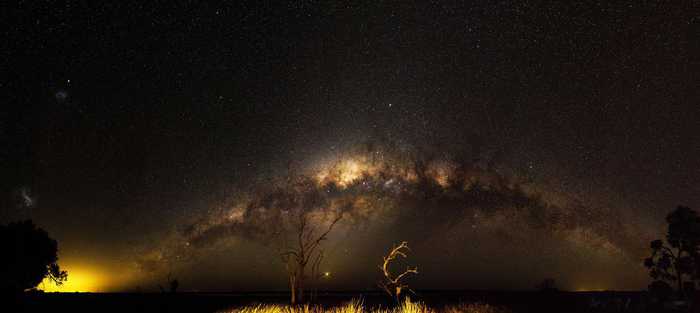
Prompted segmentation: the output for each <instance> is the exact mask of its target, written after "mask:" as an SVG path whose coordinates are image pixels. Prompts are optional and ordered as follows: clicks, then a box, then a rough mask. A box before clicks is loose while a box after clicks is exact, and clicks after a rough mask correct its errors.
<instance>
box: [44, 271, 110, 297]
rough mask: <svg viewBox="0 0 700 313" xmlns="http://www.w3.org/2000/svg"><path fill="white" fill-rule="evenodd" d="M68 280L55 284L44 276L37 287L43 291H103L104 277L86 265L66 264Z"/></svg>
mask: <svg viewBox="0 0 700 313" xmlns="http://www.w3.org/2000/svg"><path fill="white" fill-rule="evenodd" d="M65 270H66V271H67V272H68V280H66V281H65V282H64V283H63V285H61V286H56V284H54V282H53V281H51V280H50V279H48V278H45V279H44V280H43V281H42V282H41V283H40V284H39V286H37V287H38V289H40V290H43V291H45V292H101V291H104V290H103V289H104V284H105V282H106V279H105V277H104V275H103V274H102V273H100V271H98V270H96V269H94V268H91V267H86V266H70V265H68V266H66V267H65Z"/></svg>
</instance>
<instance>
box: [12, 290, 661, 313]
mask: <svg viewBox="0 0 700 313" xmlns="http://www.w3.org/2000/svg"><path fill="white" fill-rule="evenodd" d="M412 299H413V301H412V302H410V303H408V304H406V303H404V304H402V305H400V306H396V305H394V304H393V303H392V302H391V301H390V300H389V299H388V298H387V297H386V296H384V295H382V294H380V293H371V292H370V293H367V292H364V293H363V292H322V293H319V295H318V297H317V299H316V300H315V301H314V303H313V304H311V305H301V306H297V307H293V308H292V307H289V306H288V305H287V304H288V295H287V294H286V293H178V294H157V293H143V294H128V293H109V294H107V293H105V294H99V293H46V294H32V295H26V296H25V297H24V299H23V300H18V301H19V302H20V303H18V305H19V307H18V310H19V311H24V312H48V311H60V312H236V313H282V312H289V313H326V312H327V313H404V312H405V313H443V312H444V313H459V312H464V313H471V312H479V313H508V312H512V313H526V312H562V313H563V312H572V313H576V312H659V311H658V310H654V309H653V308H652V307H651V305H650V304H649V303H648V300H647V299H648V297H647V296H646V294H645V293H641V292H556V293H540V292H529V291H422V292H418V293H417V295H415V296H413V297H412Z"/></svg>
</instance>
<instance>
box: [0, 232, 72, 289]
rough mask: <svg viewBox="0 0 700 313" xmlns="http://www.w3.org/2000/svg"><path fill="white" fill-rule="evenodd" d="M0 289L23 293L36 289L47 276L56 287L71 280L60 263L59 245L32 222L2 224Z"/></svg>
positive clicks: (0, 236) (0, 234)
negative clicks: (2, 251)
mask: <svg viewBox="0 0 700 313" xmlns="http://www.w3.org/2000/svg"><path fill="white" fill-rule="evenodd" d="M0 245H1V246H2V248H3V250H4V255H3V256H2V257H0V277H2V279H0V288H1V289H2V291H4V292H22V291H25V290H28V289H31V288H35V287H36V286H37V285H39V283H41V281H42V280H43V279H44V278H45V277H48V278H49V279H50V280H51V281H53V282H54V283H55V284H56V285H61V284H63V282H64V281H66V280H67V279H68V274H67V273H66V271H63V270H61V268H60V267H59V266H58V264H57V263H56V261H58V256H57V252H58V244H57V243H56V241H55V240H53V239H51V237H49V234H48V233H47V232H46V231H44V230H43V229H41V228H38V227H37V226H36V225H34V223H33V222H32V221H31V220H25V221H21V222H15V223H10V224H8V225H0Z"/></svg>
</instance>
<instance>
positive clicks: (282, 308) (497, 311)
mask: <svg viewBox="0 0 700 313" xmlns="http://www.w3.org/2000/svg"><path fill="white" fill-rule="evenodd" d="M219 313H511V311H510V310H508V309H507V308H504V307H499V306H493V305H490V304H485V303H461V304H459V305H453V306H448V307H446V308H444V309H442V310H436V309H433V308H431V307H429V306H427V305H425V304H424V303H422V302H413V301H411V300H410V299H408V298H406V300H405V301H404V302H402V303H401V304H400V305H398V306H396V307H395V308H387V309H384V308H378V309H369V310H368V309H366V308H365V306H364V304H363V303H362V301H361V300H357V299H353V300H352V301H350V302H348V303H346V304H344V305H341V306H332V307H324V306H320V305H309V304H305V305H302V306H290V305H281V304H256V305H248V306H244V307H238V308H233V309H229V310H225V311H220V312H219Z"/></svg>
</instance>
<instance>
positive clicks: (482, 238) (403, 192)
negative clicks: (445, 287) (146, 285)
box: [140, 146, 643, 288]
mask: <svg viewBox="0 0 700 313" xmlns="http://www.w3.org/2000/svg"><path fill="white" fill-rule="evenodd" d="M488 163H489V162H484V160H472V161H465V159H464V158H456V157H453V156H449V155H442V156H440V157H429V156H426V155H420V154H417V153H416V152H415V151H393V150H391V149H385V148H383V147H382V148H376V147H369V148H368V147H367V146H363V148H362V149H354V150H353V151H350V152H348V153H346V154H341V156H340V157H339V158H332V159H325V160H323V161H319V162H318V164H309V165H308V166H306V168H303V169H299V170H297V171H294V172H290V173H289V174H287V175H286V176H282V177H277V178H276V179H275V180H274V181H273V182H272V183H270V184H266V185H263V186H253V187H252V188H251V190H247V191H238V192H234V193H232V194H231V195H230V197H229V198H228V199H227V200H225V201H223V202H222V203H221V204H220V205H219V206H217V207H216V208H214V209H211V210H206V211H205V213H203V214H202V215H198V216H196V218H195V219H194V220H193V221H192V222H188V223H185V224H183V225H181V226H180V227H179V231H178V233H177V235H175V237H174V238H172V239H170V240H169V241H168V244H166V246H165V247H158V248H157V249H156V251H158V252H157V253H155V254H154V253H152V252H151V253H149V254H147V255H146V258H144V259H142V260H141V261H140V262H141V263H140V264H141V265H142V267H143V268H144V269H145V270H148V269H149V268H151V269H153V268H169V269H172V268H174V267H178V266H183V267H185V268H187V267H188V266H193V264H197V262H200V261H201V260H200V259H201V258H206V257H207V255H208V253H210V252H207V251H209V250H208V249H211V248H212V247H217V249H219V250H222V249H223V250H227V248H226V247H229V249H233V250H235V249H236V245H238V244H239V242H240V240H246V241H251V242H255V243H257V245H258V246H257V248H256V249H258V250H265V249H268V250H271V249H273V248H272V247H270V245H269V244H270V242H269V238H270V235H271V232H272V231H273V229H275V227H276V226H277V225H283V224H284V219H285V218H286V217H285V215H288V214H291V213H290V212H293V211H294V210H295V209H296V210H299V209H302V208H303V210H308V211H309V214H311V215H312V216H313V217H314V218H313V219H312V221H313V223H314V224H315V225H317V226H319V225H327V224H328V223H330V221H331V220H332V219H333V217H335V216H338V215H342V219H341V222H340V225H339V227H338V228H339V229H337V230H336V231H335V232H333V233H332V234H331V240H330V241H329V242H328V243H326V244H325V245H326V246H328V247H332V249H331V252H333V253H328V254H327V259H328V263H329V265H327V266H332V267H333V268H334V272H336V275H337V276H340V277H341V278H345V279H347V281H345V282H344V283H345V284H346V285H349V286H362V284H371V282H372V280H373V279H374V278H375V277H374V276H375V274H376V273H374V271H373V270H374V268H375V267H376V265H375V264H373V263H372V262H373V261H376V260H378V259H379V255H381V253H382V252H383V249H386V248H387V247H388V246H389V245H390V243H391V242H392V241H394V242H398V241H401V240H407V241H409V242H411V243H412V245H413V246H415V247H417V248H416V249H415V250H416V251H415V252H414V253H415V255H416V257H418V258H419V259H421V260H425V261H426V262H427V263H428V264H425V265H423V266H422V269H423V270H422V272H426V271H427V272H429V273H430V272H431V271H445V269H450V268H452V267H455V264H456V263H457V262H459V263H467V264H472V265H471V266H469V267H467V268H474V267H475V269H474V270H473V271H474V272H470V271H469V270H466V271H465V269H464V268H463V267H455V268H454V269H453V270H459V271H465V272H463V273H460V274H458V275H457V276H460V275H465V276H466V277H471V280H472V281H474V280H476V281H480V280H483V279H484V278H485V277H487V276H490V275H493V276H497V275H499V274H498V271H508V270H511V269H510V264H509V263H508V262H504V261H502V260H499V259H500V258H502V257H503V256H502V255H501V253H503V252H507V254H509V255H510V257H518V258H524V259H527V260H528V262H532V264H531V265H530V266H531V269H530V270H531V275H530V279H531V281H529V282H528V281H525V282H519V283H520V284H518V283H516V284H513V285H512V286H510V287H511V288H516V287H527V283H534V282H535V281H536V279H538V278H540V277H537V276H536V275H541V277H550V276H552V277H557V278H559V279H560V280H561V281H563V282H564V283H566V284H569V285H570V286H571V287H572V288H576V287H579V288H604V287H605V285H603V284H601V282H600V280H598V281H590V280H589V281H588V282H587V281H586V280H585V279H582V278H581V277H578V276H577V275H576V273H567V272H565V270H564V269H562V268H560V267H558V265H559V263H560V262H562V260H566V259H567V258H569V260H568V261H567V262H571V261H574V262H576V263H578V264H579V265H581V266H582V267H579V268H578V269H577V270H580V271H582V272H589V271H596V270H598V269H597V267H599V266H623V265H625V264H627V265H628V266H631V267H632V268H638V267H639V262H638V260H639V259H640V258H641V257H642V255H640V249H639V248H640V246H641V244H642V243H643V242H641V241H640V237H641V236H642V234H641V233H640V229H639V228H636V227H634V226H633V227H630V226H627V225H624V223H623V222H622V220H623V219H622V216H621V215H620V214H618V213H616V212H615V211H613V210H610V209H605V208H598V207H591V206H589V205H586V204H584V203H581V202H579V201H576V200H575V199H572V198H570V197H567V196H566V195H560V196H558V197H555V196H551V195H546V194H543V193H541V192H540V190H542V187H541V186H537V185H536V184H534V183H528V182H524V181H522V179H518V178H517V177H512V176H508V175H504V174H500V173H499V170H498V169H497V168H495V167H493V166H489V165H488ZM310 196H313V197H312V198H319V199H321V200H320V202H318V203H315V204H313V205H309V204H308V203H305V202H303V200H299V199H307V198H309V197H310ZM294 199H297V200H294ZM319 227H320V226H319ZM358 233H365V234H372V235H370V236H372V237H374V238H372V239H371V240H373V241H376V242H377V243H382V244H377V245H367V242H363V241H358V240H356V239H357V238H356V237H357V236H356V234H358ZM434 245H437V246H439V247H440V248H439V249H437V250H436V249H434V247H435V246H434ZM431 246H432V248H427V250H426V251H421V250H420V249H421V248H423V249H426V247H431ZM494 246H496V247H501V248H502V249H503V251H501V253H496V254H493V252H492V251H491V250H492V249H493V248H492V247H494ZM562 246H563V247H564V248H562ZM350 251H352V252H350ZM268 252H270V251H268ZM256 253H265V252H261V251H257V252H256ZM570 254H574V255H570ZM368 256H370V258H367V257H368ZM470 258H476V259H481V260H483V261H482V262H484V261H485V262H493V264H499V263H500V265H496V266H495V268H489V267H488V266H487V265H486V264H483V263H482V262H479V261H477V262H473V261H470ZM251 260H252V259H251ZM158 262H161V266H154V263H158ZM162 264H168V265H167V266H162ZM273 264H274V263H273ZM493 264H492V265H491V266H493ZM278 266H279V267H281V266H282V264H281V263H279V264H278ZM361 266H365V267H366V268H362V267H361ZM482 267H483V268H482ZM353 271H357V272H359V275H356V276H355V278H354V279H353V278H350V277H351V276H352V275H350V274H348V272H349V273H352V272H353ZM343 272H345V273H343ZM443 273H444V272H443ZM431 274H432V275H434V277H440V279H445V277H441V276H443V275H441V274H439V273H431ZM604 274H605V275H610V274H611V273H610V272H608V271H606V272H605V273H604ZM618 275H619V274H618ZM603 281H605V279H603ZM424 283H425V284H427V285H429V284H431V282H430V281H426V282H424ZM596 283H597V284H600V285H595V284H596ZM585 284H593V285H589V286H586V285H585ZM523 285H524V286H523ZM469 286H470V284H469V283H468V282H467V283H466V285H465V286H462V287H469ZM471 286H473V285H471Z"/></svg>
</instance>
